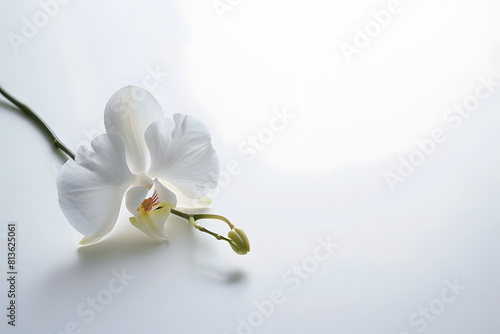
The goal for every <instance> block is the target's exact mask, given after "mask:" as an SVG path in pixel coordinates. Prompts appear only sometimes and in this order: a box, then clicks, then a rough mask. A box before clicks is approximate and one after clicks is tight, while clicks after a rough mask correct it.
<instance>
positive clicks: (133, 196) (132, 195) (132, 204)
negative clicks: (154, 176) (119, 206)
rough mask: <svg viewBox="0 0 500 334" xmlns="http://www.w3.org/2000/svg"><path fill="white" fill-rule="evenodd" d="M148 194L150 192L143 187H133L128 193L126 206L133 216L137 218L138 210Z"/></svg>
mask: <svg viewBox="0 0 500 334" xmlns="http://www.w3.org/2000/svg"><path fill="white" fill-rule="evenodd" d="M148 192H149V190H148V189H147V188H146V187H142V186H137V187H132V188H130V189H129V190H128V191H127V195H126V199H125V205H126V206H127V210H128V211H129V212H130V213H131V214H133V215H134V216H137V210H138V208H139V206H140V205H141V203H142V201H144V199H145V198H146V195H147V194H148Z"/></svg>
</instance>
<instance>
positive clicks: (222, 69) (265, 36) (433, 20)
mask: <svg viewBox="0 0 500 334" xmlns="http://www.w3.org/2000/svg"><path fill="white" fill-rule="evenodd" d="M228 2H229V1H228ZM231 3H232V4H233V6H234V7H233V10H232V11H228V12H226V13H225V15H224V16H225V19H224V20H221V19H220V17H219V16H218V13H217V11H216V10H215V9H214V7H213V3H212V1H211V0H210V1H189V2H188V1H164V2H160V1H141V2H139V1H106V2H102V1H101V2H99V1H76V0H74V1H69V2H68V3H67V4H64V5H60V8H59V9H58V11H57V13H56V14H55V15H54V16H53V17H51V18H50V19H49V21H48V23H47V24H46V25H45V26H44V27H42V28H40V29H39V31H38V33H37V34H36V35H34V36H33V37H32V38H29V39H28V40H27V43H26V44H23V45H20V46H19V49H18V52H15V50H14V48H13V47H12V45H11V43H10V42H9V38H8V34H9V33H11V32H12V33H16V34H21V29H22V27H23V24H24V23H23V18H24V17H26V18H27V19H28V20H32V16H33V15H37V13H38V12H39V11H40V10H41V7H40V4H39V3H38V2H37V1H22V2H20V1H17V2H12V1H5V0H4V1H2V2H1V4H0V22H2V24H1V30H0V36H2V38H1V39H0V49H1V50H2V51H1V53H0V80H1V83H2V85H3V86H4V87H5V88H6V89H7V90H8V91H9V92H11V93H12V94H13V95H14V96H16V97H17V98H19V99H20V100H21V101H23V102H24V103H26V104H28V105H29V106H31V107H32V108H33V109H34V110H35V111H36V112H38V113H39V114H40V115H41V116H42V117H43V118H44V119H45V121H46V122H47V123H48V124H50V126H51V127H52V128H53V129H54V131H56V133H57V134H58V136H59V137H60V138H61V139H62V140H63V141H64V142H65V143H66V144H67V145H68V146H70V147H72V148H73V149H75V150H76V148H77V146H78V145H80V144H85V143H88V140H89V139H90V137H91V136H93V135H95V134H97V133H99V132H100V131H101V130H100V124H101V123H100V122H101V121H102V115H103V110H104V106H105V103H106V102H107V100H108V99H109V97H110V96H111V95H112V94H113V93H114V92H115V91H116V90H118V89H119V88H121V87H123V86H125V85H128V84H134V85H144V84H146V85H155V86H156V87H154V88H153V89H150V90H151V92H152V93H153V94H154V95H155V96H156V97H157V98H158V100H159V102H160V104H161V105H162V107H163V108H164V111H165V113H167V114H172V113H175V112H186V113H190V114H193V115H194V116H196V117H197V118H199V119H201V120H202V121H203V122H204V123H205V124H206V125H207V126H208V128H209V129H210V130H211V132H212V136H213V142H214V146H215V147H216V149H217V151H218V154H219V157H220V161H221V166H223V170H227V169H230V170H232V169H233V167H229V168H227V167H226V164H227V163H230V162H231V161H233V162H231V164H233V165H234V164H235V163H234V161H236V162H237V163H238V164H239V167H240V168H239V169H238V171H239V173H237V175H233V176H231V177H230V178H229V181H227V180H224V181H225V182H224V183H222V187H221V188H222V189H221V191H220V194H218V195H217V196H216V197H215V198H214V200H213V204H212V208H211V210H212V212H216V213H221V214H224V215H226V216H227V217H229V218H230V219H231V220H232V221H233V222H235V223H236V224H237V225H239V226H241V227H243V228H244V229H245V230H246V231H247V234H248V235H249V237H250V241H251V246H252V250H251V252H250V253H249V254H248V255H246V256H238V255H236V254H234V253H232V251H231V250H230V248H229V247H228V246H227V245H226V244H223V243H222V242H218V241H216V240H215V239H213V238H211V237H210V236H208V235H204V234H201V233H199V232H195V231H193V230H192V229H191V228H190V227H189V226H187V224H186V223H185V222H183V221H182V220H180V219H178V220H177V219H173V220H172V221H171V224H170V225H169V227H168V232H169V233H170V235H171V241H170V243H169V244H156V243H155V242H154V241H152V240H149V239H148V238H147V237H146V236H143V235H142V234H141V232H139V231H138V230H136V229H135V228H134V227H133V226H131V225H130V224H129V222H128V216H127V214H126V209H125V208H123V210H122V214H121V216H120V218H119V221H118V223H117V226H116V228H115V230H113V232H112V233H111V234H110V235H109V237H108V238H107V239H105V240H103V241H102V242H101V243H99V244H97V245H94V246H91V247H87V248H79V247H78V245H77V243H78V241H79V240H80V238H81V236H80V235H79V234H78V233H77V232H76V231H74V230H73V229H72V228H71V226H70V225H69V223H68V222H67V221H66V220H65V218H64V216H63V214H62V213H61V211H60V209H59V206H58V202H57V192H56V187H55V178H56V173H57V169H58V167H59V166H60V165H61V163H62V162H63V160H62V159H61V157H60V155H58V154H57V153H56V152H55V151H54V150H53V149H52V148H51V147H50V145H49V144H48V143H47V141H46V139H45V137H44V136H43V135H42V134H41V133H40V131H38V130H37V129H36V127H34V125H33V124H31V123H30V122H29V121H28V120H27V119H26V118H25V117H23V116H21V115H20V114H19V113H18V112H16V111H15V110H14V109H12V108H9V107H7V106H6V105H5V104H2V105H0V109H1V110H0V118H1V122H0V140H1V145H0V148H1V152H2V157H3V158H2V159H1V161H0V168H1V172H2V173H1V175H0V183H1V185H2V191H1V193H0V202H1V203H2V204H1V209H2V218H0V237H2V236H3V237H5V233H6V229H7V223H8V222H16V223H17V226H18V272H19V276H18V286H17V292H18V296H17V305H18V309H17V326H16V328H12V327H11V326H8V325H7V323H6V322H7V319H6V316H5V315H4V314H5V313H6V310H5V308H6V305H7V302H8V299H7V297H6V293H7V290H8V287H7V284H6V283H7V282H6V280H5V279H4V278H2V279H1V284H0V295H1V296H2V297H1V298H0V302H1V303H2V304H1V305H2V306H1V308H0V309H2V310H3V311H2V312H1V313H2V314H1V317H0V319H2V320H1V323H0V331H1V332H2V333H54V334H55V333H61V332H67V333H70V332H72V330H71V326H72V325H71V322H74V323H75V324H76V325H75V326H77V327H78V328H77V329H76V330H75V331H74V332H75V333H78V332H81V333H110V332H113V333H139V332H141V333H142V332H144V333H221V334H223V333H229V334H233V333H250V332H255V333H286V332H288V333H302V332H312V333H342V334H349V333H356V334H358V333H394V334H403V333H411V334H413V333H419V330H420V332H423V331H425V332H426V333H440V334H442V333H446V334H448V333H450V334H451V333H454V334H457V333H463V334H468V333H485V334H486V333H491V334H493V333H498V332H499V331H500V321H499V320H498V315H497V310H498V308H499V306H500V302H499V301H500V289H499V288H498V282H499V281H500V271H499V270H498V260H497V258H496V257H497V255H498V253H499V251H500V246H499V243H498V235H499V232H500V230H499V226H498V221H499V218H500V213H499V212H498V200H499V198H500V176H499V173H498V171H499V169H500V150H499V149H500V146H499V143H500V141H499V140H500V134H499V131H498V124H499V121H500V114H499V113H498V110H499V107H500V93H499V91H498V88H499V87H500V86H498V87H497V88H496V89H495V90H494V92H493V93H492V94H490V95H489V96H488V98H485V99H483V100H481V101H480V104H479V106H478V107H477V108H476V109H475V111H474V112H472V113H471V114H470V117H468V118H463V119H462V122H461V124H460V125H458V123H457V125H456V127H455V128H454V127H453V124H455V123H450V122H446V121H445V120H444V119H443V115H444V114H445V113H446V112H447V110H448V109H449V108H453V106H454V104H456V103H462V102H464V101H466V100H467V99H468V98H470V96H473V94H474V93H475V89H476V87H477V86H478V85H480V81H479V79H478V78H480V77H483V78H488V77H489V76H490V75H492V76H493V77H494V78H496V80H500V79H499V78H498V74H500V72H499V71H498V67H499V65H500V63H499V60H498V59H500V58H499V57H500V43H499V42H500V37H499V36H498V31H499V23H498V17H499V16H498V15H499V14H500V13H499V11H500V7H499V5H498V2H495V1H489V0H480V1H439V2H436V1H424V0H421V1H409V0H408V1H401V4H400V6H401V10H400V12H399V13H398V14H397V15H393V17H392V19H391V22H390V23H389V24H388V25H387V27H384V28H383V29H382V30H381V32H380V34H379V35H378V36H376V37H375V38H373V40H372V42H371V43H370V44H369V45H368V46H367V47H366V48H363V49H361V50H360V52H359V54H356V55H354V56H353V59H352V62H351V63H348V62H347V61H346V59H345V57H344V56H343V54H342V52H341V51H340V47H339V44H340V43H341V42H346V43H351V44H352V42H353V38H354V35H355V28H356V27H357V26H359V27H362V28H363V27H365V25H366V24H369V23H370V22H372V21H373V17H372V16H370V12H371V11H372V10H376V11H378V10H381V9H384V8H387V7H388V4H389V1H370V2H367V1H284V0H281V1H278V0H276V1H269V0H262V1H239V2H238V1H232V2H231ZM154 69H157V70H158V71H160V72H168V73H169V75H168V76H164V75H161V76H159V81H157V82H156V83H155V81H153V80H152V79H151V78H149V79H148V75H149V74H148V73H150V72H151V71H152V70H154ZM150 88H151V87H150ZM481 92H483V93H485V92H486V90H485V89H484V88H483V89H482V90H481ZM276 108H277V109H278V110H283V108H285V109H286V110H288V111H289V112H290V113H292V114H293V115H295V116H296V118H295V119H293V120H290V122H289V124H286V125H285V126H284V127H283V130H282V131H280V132H275V133H273V134H272V135H273V139H272V140H269V143H267V144H266V145H262V147H260V148H261V149H262V150H261V151H259V152H258V154H257V155H256V157H255V159H250V157H251V156H252V155H251V153H249V152H248V150H249V147H250V145H251V144H250V142H249V139H248V138H249V136H256V135H259V133H260V134H261V136H264V137H263V138H267V137H265V136H266V135H268V136H270V134H269V131H268V130H263V129H264V128H268V127H269V126H270V122H272V117H273V115H274V113H273V110H275V109H276ZM437 128H441V129H443V132H444V135H445V136H446V140H444V142H442V143H439V144H437V145H436V149H435V151H434V152H433V154H431V155H430V156H429V157H427V158H426V160H425V162H424V163H423V164H422V165H420V166H418V167H416V168H415V171H414V172H413V173H412V174H411V175H410V176H409V177H408V178H406V179H405V182H404V183H399V184H397V185H396V186H395V189H394V191H391V188H390V187H389V185H388V183H387V182H386V180H385V176H384V174H385V173H386V172H387V171H392V172H395V171H396V170H397V168H398V165H399V163H400V162H399V161H400V160H399V156H400V155H403V157H406V158H408V157H409V155H410V154H412V152H414V151H415V150H417V149H418V147H417V146H416V144H415V141H417V140H423V139H426V138H427V139H428V138H431V136H432V133H433V131H434V130H435V129H437ZM280 129H281V127H280ZM262 131H264V132H265V133H264V132H262ZM238 147H240V148H241V150H246V153H244V152H243V153H242V152H241V151H239V150H238ZM248 160H251V161H248ZM211 226H213V228H214V229H217V228H218V225H215V224H214V225H211ZM221 231H224V230H223V229H221ZM327 236H330V237H331V239H332V240H334V241H335V242H338V243H339V244H340V247H339V248H338V249H336V250H335V251H334V252H333V253H332V254H331V255H329V256H328V257H326V254H327V253H320V255H321V256H324V257H326V259H325V260H324V261H322V262H320V263H319V264H318V266H317V268H313V267H310V271H311V273H310V274H307V276H306V275H305V274H301V275H302V276H299V274H294V273H293V272H291V271H290V270H291V269H292V268H293V266H294V265H299V266H303V265H306V266H308V265H313V264H314V261H313V260H311V256H313V255H314V252H315V250H316V249H317V247H318V245H319V244H318V241H317V238H323V239H326V238H327ZM0 241H1V244H0V247H1V250H0V263H2V265H1V266H0V267H1V268H4V269H2V273H1V277H4V276H6V272H7V269H6V266H5V264H6V261H7V255H6V249H5V248H6V241H5V239H1V240H0ZM122 268H123V269H124V270H125V271H126V273H127V274H128V275H132V276H134V277H135V278H134V279H133V280H131V281H130V282H129V283H128V285H127V286H126V287H125V288H124V289H123V290H122V291H121V292H119V293H116V294H112V300H110V301H109V304H107V305H105V306H104V307H103V309H102V310H101V311H100V312H96V315H95V318H94V319H92V320H91V321H87V320H89V313H84V315H83V316H82V315H81V312H78V311H77V308H78V307H79V305H81V303H86V301H87V298H95V297H96V296H98V295H100V296H101V298H103V297H106V296H109V295H108V294H107V292H106V291H104V290H103V289H108V284H109V283H110V282H111V280H112V279H113V277H114V276H113V270H114V269H115V270H117V271H121V270H122ZM308 268H309V267H308ZM300 277H302V278H300ZM455 280H457V281H458V282H459V283H460V284H461V285H463V286H466V289H465V291H463V292H461V293H460V295H459V296H458V297H456V298H453V294H452V293H450V292H449V291H448V290H446V289H447V283H446V282H453V281H455ZM103 291H104V292H103ZM273 291H274V292H273ZM279 291H281V292H282V294H283V296H281V299H279V300H280V301H283V302H282V303H281V304H279V305H275V307H274V310H273V312H269V314H268V315H269V316H263V317H262V323H258V321H259V320H260V318H259V316H258V314H257V312H258V308H257V307H256V306H255V303H259V302H261V301H262V300H264V299H269V298H271V295H272V296H274V297H276V296H275V294H276V293H279ZM452 299H453V301H452ZM443 300H446V301H448V302H449V303H445V302H443ZM442 305H445V309H444V310H442V309H439V307H440V306H442ZM429 307H431V308H433V310H434V312H435V313H440V314H438V315H435V317H433V318H432V321H431V320H428V321H427V320H425V321H424V320H422V319H425V318H423V317H422V316H421V315H419V314H418V313H419V312H423V311H425V310H424V309H425V308H429ZM84 310H88V307H87V306H84V308H83V309H81V310H80V311H84ZM415 312H417V315H416V316H415V315H414V313H415ZM441 312H442V313H441ZM431 315H432V314H431ZM239 317H241V319H245V321H250V323H253V324H254V325H255V326H254V327H252V328H246V329H243V328H239V327H238V326H241V325H240V320H239V319H240V318H239ZM249 317H250V320H249ZM412 317H413V321H414V322H413V323H411V322H410V318H412ZM429 319H431V318H429ZM255 322H257V323H255ZM424 323H425V324H427V325H428V327H427V328H425V329H424ZM68 324H69V325H68ZM257 325H258V326H257ZM66 326H69V327H68V329H69V330H65V327H66Z"/></svg>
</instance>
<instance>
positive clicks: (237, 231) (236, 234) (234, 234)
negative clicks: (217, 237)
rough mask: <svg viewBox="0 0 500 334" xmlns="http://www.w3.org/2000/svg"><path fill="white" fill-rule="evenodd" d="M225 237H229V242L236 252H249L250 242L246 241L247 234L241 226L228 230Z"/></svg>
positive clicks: (243, 253)
mask: <svg viewBox="0 0 500 334" xmlns="http://www.w3.org/2000/svg"><path fill="white" fill-rule="evenodd" d="M227 237H228V238H229V239H231V241H232V243H229V244H230V245H231V248H232V249H233V250H234V251H235V252H236V253H238V254H240V255H245V254H246V253H248V252H250V242H249V241H248V237H247V235H246V234H245V232H244V231H243V230H242V229H241V228H238V227H235V228H233V229H232V230H231V231H229V233H228V234H227Z"/></svg>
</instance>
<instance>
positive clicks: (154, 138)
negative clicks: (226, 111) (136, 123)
mask: <svg viewBox="0 0 500 334" xmlns="http://www.w3.org/2000/svg"><path fill="white" fill-rule="evenodd" d="M174 122H175V127H174V126H173V124H172V122H171V121H169V120H161V121H157V122H155V123H153V124H151V125H150V126H149V127H148V129H147V130H146V133H145V138H146V144H147V146H148V149H149V152H150V155H151V166H150V169H149V172H148V174H150V175H156V176H158V177H161V178H162V179H165V180H166V181H167V182H169V183H171V184H172V185H174V186H175V187H176V188H178V189H179V190H180V191H181V192H182V193H183V194H184V195H185V196H187V197H188V198H191V199H201V198H203V197H205V195H206V194H207V193H208V192H209V191H210V190H212V189H214V188H215V187H216V186H217V183H218V181H219V161H218V159H217V155H216V153H215V151H214V149H213V147H212V144H211V138H210V134H209V132H208V130H207V129H206V128H205V126H204V125H203V124H202V123H201V122H200V121H198V120H197V119H195V118H194V117H192V116H189V115H183V114H175V115H174Z"/></svg>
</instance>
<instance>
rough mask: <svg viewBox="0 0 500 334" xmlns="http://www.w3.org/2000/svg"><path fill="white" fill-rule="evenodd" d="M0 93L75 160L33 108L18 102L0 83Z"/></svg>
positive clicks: (56, 145)
mask: <svg viewBox="0 0 500 334" xmlns="http://www.w3.org/2000/svg"><path fill="white" fill-rule="evenodd" d="M0 94H2V95H3V96H4V97H5V98H6V99H7V100H9V101H10V102H12V103H13V104H14V105H15V106H16V107H17V108H18V109H19V110H21V111H22V112H23V113H24V114H25V115H26V116H28V117H29V118H31V119H32V120H33V121H34V122H35V123H36V124H38V125H39V126H41V127H42V128H43V130H44V131H45V134H46V135H47V137H49V139H50V140H51V141H52V142H53V143H54V146H55V147H56V148H58V149H60V150H61V151H63V152H64V153H66V155H67V156H68V157H70V158H71V159H73V160H75V154H74V153H73V152H72V151H71V150H70V149H69V148H68V147H67V146H66V145H64V144H63V143H62V142H61V141H60V140H59V138H57V136H56V135H55V133H54V131H52V130H51V129H50V127H49V126H48V125H47V123H45V122H44V121H43V120H42V119H41V118H40V116H38V115H37V114H36V113H35V112H34V111H33V110H31V109H30V108H29V107H28V106H27V105H25V104H23V103H21V102H19V101H18V100H17V99H15V98H14V97H13V96H12V95H10V94H9V93H7V92H6V91H5V90H4V89H3V88H2V86H1V85H0Z"/></svg>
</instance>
